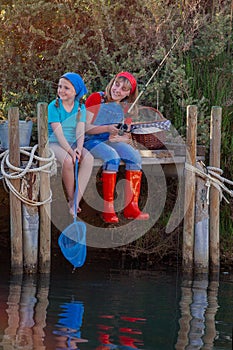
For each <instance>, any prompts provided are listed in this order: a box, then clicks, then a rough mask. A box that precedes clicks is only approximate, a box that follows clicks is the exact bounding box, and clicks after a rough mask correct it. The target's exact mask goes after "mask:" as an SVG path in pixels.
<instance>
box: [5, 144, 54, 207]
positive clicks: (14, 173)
mask: <svg viewBox="0 0 233 350" xmlns="http://www.w3.org/2000/svg"><path fill="white" fill-rule="evenodd" d="M37 148H38V145H35V146H33V147H20V153H21V154H24V155H26V156H28V157H29V160H28V162H27V164H26V166H25V167H24V168H19V167H16V166H14V165H12V164H11V163H10V161H9V150H6V151H4V152H3V153H2V154H1V155H0V159H1V158H2V161H1V173H2V178H3V179H4V181H5V183H6V185H7V187H8V188H9V190H10V191H11V192H12V193H14V195H15V196H16V197H17V198H18V199H20V200H21V201H22V202H23V203H25V204H27V205H30V206H40V205H43V204H46V203H48V202H51V200H52V192H51V190H50V193H49V196H48V198H47V199H45V200H44V201H42V202H39V201H35V200H32V199H29V198H27V197H25V196H23V194H22V193H21V192H19V191H18V190H16V188H15V187H14V186H13V184H12V182H11V180H15V179H22V178H23V177H25V175H26V174H28V173H36V172H37V173H38V172H46V173H51V167H52V166H53V165H54V163H55V154H54V152H53V150H52V149H49V152H50V154H49V156H48V157H47V158H43V157H39V156H38V155H36V154H35V152H36V150H37ZM35 160H36V163H35ZM38 162H39V163H40V162H44V163H45V164H43V165H40V166H39V167H37V166H36V164H37V163H38ZM6 169H8V170H6Z"/></svg>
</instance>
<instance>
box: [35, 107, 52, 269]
mask: <svg viewBox="0 0 233 350" xmlns="http://www.w3.org/2000/svg"><path fill="white" fill-rule="evenodd" d="M47 109H48V108H47V103H42V102H41V103H38V105H37V120H38V146H39V156H40V157H42V158H48V156H49V146H48V112H47ZM44 164H45V162H44V161H40V164H39V166H42V165H44ZM49 194H50V174H49V173H46V172H41V174H40V201H41V202H44V201H46V199H47V198H48V197H49ZM50 219H51V204H50V203H48V202H46V203H44V204H43V205H41V206H40V249H39V269H40V272H41V273H49V272H50V265H51V222H50Z"/></svg>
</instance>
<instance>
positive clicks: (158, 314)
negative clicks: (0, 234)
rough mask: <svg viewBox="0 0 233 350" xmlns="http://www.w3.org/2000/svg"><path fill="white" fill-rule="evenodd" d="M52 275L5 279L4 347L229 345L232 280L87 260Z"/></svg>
mask: <svg viewBox="0 0 233 350" xmlns="http://www.w3.org/2000/svg"><path fill="white" fill-rule="evenodd" d="M87 271H88V272H87ZM51 277H52V278H51V280H50V276H48V275H46V276H43V275H38V276H30V275H25V276H11V277H10V278H11V279H10V283H9V284H8V279H6V281H7V282H6V281H5V282H4V278H1V284H0V296H1V298H0V315H1V317H0V349H3V350H13V349H14V350H16V349H25V350H29V349H35V350H45V349H47V350H51V349H54V350H59V349H81V350H110V349H121V350H127V349H128V350H130V349H144V350H155V349H156V350H164V349H166V350H173V349H176V350H190V349H191V350H195V349H206V350H207V349H216V350H217V349H230V348H231V340H232V334H231V333H232V323H231V322H232V306H233V302H232V295H233V283H232V281H230V283H229V282H228V281H225V283H223V282H220V284H219V282H218V281H208V280H207V279H205V278H203V279H200V278H199V279H195V280H193V281H189V280H186V279H181V278H179V277H177V276H176V275H175V274H170V273H165V272H163V271H160V272H159V271H158V272H156V273H144V274H143V273H141V272H138V273H136V272H128V273H125V274H124V273H123V272H122V271H117V272H111V273H110V272H109V271H106V272H102V274H101V272H100V271H98V273H96V271H92V272H90V271H89V270H88V266H87V267H86V270H85V269H83V270H80V271H79V273H78V274H72V272H71V271H70V274H69V273H64V274H63V273H62V271H59V273H57V274H56V275H55V274H51ZM7 278H9V277H7ZM219 305H220V306H219Z"/></svg>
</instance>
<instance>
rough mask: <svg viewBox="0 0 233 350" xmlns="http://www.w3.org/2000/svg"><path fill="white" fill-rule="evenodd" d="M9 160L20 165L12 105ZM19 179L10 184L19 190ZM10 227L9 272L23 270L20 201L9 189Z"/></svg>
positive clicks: (15, 115) (17, 133)
mask: <svg viewBox="0 0 233 350" xmlns="http://www.w3.org/2000/svg"><path fill="white" fill-rule="evenodd" d="M8 120H9V124H8V128H9V129H8V136H9V161H10V163H11V164H12V165H14V166H16V167H19V166H20V152H19V109H18V108H17V107H12V108H10V109H9V112H8ZM20 182H21V181H20V179H13V180H12V185H13V186H14V187H15V189H16V190H17V191H19V190H20ZM10 228H11V272H12V273H13V274H18V273H22V272H23V243H22V210H21V201H20V199H18V198H17V197H16V196H15V195H14V194H13V193H12V192H11V191H10Z"/></svg>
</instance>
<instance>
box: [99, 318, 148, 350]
mask: <svg viewBox="0 0 233 350" xmlns="http://www.w3.org/2000/svg"><path fill="white" fill-rule="evenodd" d="M99 317H100V318H101V319H105V320H106V322H107V321H108V322H111V325H109V324H107V325H105V324H102V323H101V324H99V325H98V329H99V330H100V333H99V338H98V339H99V342H100V343H101V344H100V345H99V346H98V347H97V348H96V350H103V349H105V350H106V349H112V348H113V347H116V346H117V348H119V349H121V348H122V349H123V348H124V349H125V348H126V347H127V348H128V349H139V347H138V346H140V347H141V346H143V345H144V343H143V341H142V340H141V339H138V338H136V337H135V335H142V331H141V330H140V329H138V325H140V324H141V323H144V322H145V321H146V318H142V317H131V316H120V317H116V316H114V315H100V316H99ZM126 322H127V323H134V324H135V328H132V327H130V326H129V327H128V326H127V325H125V323H126ZM112 323H114V324H113V325H112ZM123 323H124V324H123ZM122 333H126V334H122ZM131 335H133V336H134V337H132V336H131ZM113 338H114V341H113ZM117 340H118V341H117ZM116 343H119V344H116Z"/></svg>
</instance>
